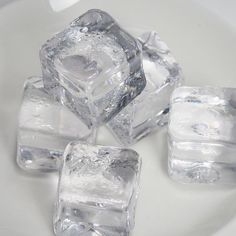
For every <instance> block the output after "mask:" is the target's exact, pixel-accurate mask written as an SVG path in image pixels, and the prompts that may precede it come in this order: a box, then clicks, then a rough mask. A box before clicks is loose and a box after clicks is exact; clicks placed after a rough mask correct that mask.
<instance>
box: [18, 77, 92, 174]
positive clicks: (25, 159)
mask: <svg viewBox="0 0 236 236" xmlns="http://www.w3.org/2000/svg"><path fill="white" fill-rule="evenodd" d="M18 126H19V127H18V140H17V162H18V164H19V166H20V167H21V168H23V169H25V170H31V171H50V170H57V169H58V167H59V165H60V163H61V161H62V156H63V152H64V149H65V147H66V145H67V144H68V143H69V142H71V141H72V140H76V139H79V140H87V141H89V142H94V141H95V130H94V128H89V127H87V126H86V125H85V124H84V123H83V122H82V121H81V120H80V119H78V117H77V116H75V114H74V113H72V112H71V111H70V110H69V109H67V108H66V107H63V106H62V105H61V104H60V103H57V102H55V101H54V100H53V99H52V98H51V97H50V96H49V95H48V94H47V92H46V90H45V89H44V87H43V81H42V78H40V77H32V78H29V79H28V80H27V81H26V83H25V87H24V94H23V100H22V104H21V109H20V113H19V124H18Z"/></svg>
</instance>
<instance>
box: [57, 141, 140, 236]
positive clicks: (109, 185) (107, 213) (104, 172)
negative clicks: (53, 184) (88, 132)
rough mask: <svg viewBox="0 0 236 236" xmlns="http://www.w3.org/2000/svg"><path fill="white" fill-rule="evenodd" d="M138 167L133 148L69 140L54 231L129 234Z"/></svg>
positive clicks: (59, 187)
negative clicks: (94, 144)
mask: <svg viewBox="0 0 236 236" xmlns="http://www.w3.org/2000/svg"><path fill="white" fill-rule="evenodd" d="M140 170H141V159H140V158H139V155H138V154H137V153H136V152H135V151H133V150H130V149H122V148H117V147H110V146H99V145H98V146H93V145H90V144H85V143H79V142H72V143H70V144H69V145H68V146H67V148H66V150H65V153H64V163H63V166H62V169H61V173H60V180H59V185H58V198H57V201H56V208H55V214H54V231H55V234H56V235H60V236H65V235H94V236H98V235H99V236H107V235H109V236H120V235H122V236H128V235H129V233H130V231H131V230H132V229H133V227H134V221H135V220H134V218H135V205H136V200H137V195H138V182H139V175H140Z"/></svg>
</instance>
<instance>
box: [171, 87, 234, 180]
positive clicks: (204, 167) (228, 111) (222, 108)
mask: <svg viewBox="0 0 236 236" xmlns="http://www.w3.org/2000/svg"><path fill="white" fill-rule="evenodd" d="M235 153H236V89H233V88H211V87H202V88H197V87H196V88H195V87H181V88H178V89H176V90H175V92H174V93H173V96H172V99H171V111H170V122H169V173H170V175H171V176H172V177H173V178H174V179H176V180H178V181H180V182H184V183H188V182H193V183H214V182H219V183H234V182H235V181H236V157H235Z"/></svg>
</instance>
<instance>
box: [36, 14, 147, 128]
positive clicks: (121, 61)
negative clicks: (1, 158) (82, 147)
mask: <svg viewBox="0 0 236 236" xmlns="http://www.w3.org/2000/svg"><path fill="white" fill-rule="evenodd" d="M40 58H41V64H42V71H43V76H44V84H45V87H46V89H47V90H48V91H49V92H50V93H51V94H52V95H53V97H54V98H55V99H56V100H59V101H60V102H61V103H62V104H63V105H65V106H67V107H69V109H71V111H73V112H74V113H75V114H77V115H78V116H79V117H81V119H82V120H83V121H84V122H85V123H86V124H87V125H88V126H90V125H91V124H96V125H99V124H102V123H104V122H107V121H108V120H110V119H111V117H113V116H114V115H116V114H117V113H118V112H119V111H120V110H122V109H123V108H124V107H125V106H126V105H127V104H129V103H130V102H131V101H132V100H133V99H134V98H135V97H136V96H137V95H139V94H140V93H141V92H142V90H143V89H144V87H145V84H146V80H145V75H144V73H143V69H142V60H141V49H140V44H139V42H138V41H137V40H136V39H135V38H133V37H132V36H131V35H130V34H128V33H127V32H126V31H124V30H123V29H122V28H120V27H119V25H118V24H117V23H116V22H115V20H114V19H113V18H112V17H111V16H110V15H108V14H107V13H106V12H104V11H101V10H89V11H87V12H86V13H85V14H83V15H82V16H80V17H79V18H77V19H75V20H74V21H73V22H72V23H71V24H70V25H69V26H68V27H67V28H66V29H65V30H64V31H62V32H60V33H58V34H56V35H55V36H54V37H53V38H51V39H50V40H48V41H47V42H46V43H45V44H44V45H43V46H42V48H41V50H40Z"/></svg>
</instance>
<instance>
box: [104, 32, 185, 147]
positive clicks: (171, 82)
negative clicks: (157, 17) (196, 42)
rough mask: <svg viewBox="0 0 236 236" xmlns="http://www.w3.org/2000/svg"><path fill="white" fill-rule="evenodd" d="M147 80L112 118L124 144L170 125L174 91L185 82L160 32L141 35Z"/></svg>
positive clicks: (115, 132)
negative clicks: (169, 115)
mask: <svg viewBox="0 0 236 236" xmlns="http://www.w3.org/2000/svg"><path fill="white" fill-rule="evenodd" d="M139 40H140V42H141V44H142V49H143V68H144V73H145V76H146V80H147V84H146V87H145V89H144V90H143V92H142V93H141V94H140V95H139V96H138V97H136V98H135V99H134V101H133V102H131V103H130V104H129V105H128V106H127V107H126V108H124V109H123V110H122V111H121V112H120V113H119V114H118V115H116V116H115V117H114V118H113V119H112V120H111V121H109V122H108V127H109V128H110V130H111V131H112V132H113V133H114V134H115V136H116V137H117V138H118V140H119V141H120V142H121V143H122V144H124V145H130V144H133V143H135V142H137V141H139V140H140V139H141V138H143V137H145V136H147V135H148V134H149V133H151V132H153V131H155V130H156V129H158V128H160V127H162V126H164V125H166V123H167V121H168V111H169V100H170V96H171V93H172V91H173V90H174V89H175V88H176V87H178V86H180V85H181V84H182V83H183V75H182V70H181V68H180V67H179V65H178V64H177V62H176V61H175V59H174V57H173V56H172V54H171V53H170V51H169V49H168V47H167V46H166V44H165V43H164V42H163V41H161V39H160V38H159V36H158V34H157V33H156V32H147V33H144V34H143V35H141V36H140V38H139Z"/></svg>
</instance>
